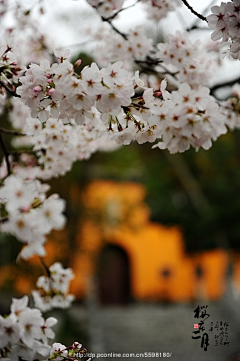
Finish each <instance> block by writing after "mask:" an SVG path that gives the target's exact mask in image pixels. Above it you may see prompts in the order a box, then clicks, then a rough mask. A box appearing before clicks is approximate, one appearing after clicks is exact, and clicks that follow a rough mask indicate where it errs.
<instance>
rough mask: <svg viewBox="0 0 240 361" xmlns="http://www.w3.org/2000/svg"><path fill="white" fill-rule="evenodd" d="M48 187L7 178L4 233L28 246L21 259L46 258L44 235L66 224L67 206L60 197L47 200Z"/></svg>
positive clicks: (2, 197)
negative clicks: (64, 211) (65, 209)
mask: <svg viewBox="0 0 240 361" xmlns="http://www.w3.org/2000/svg"><path fill="white" fill-rule="evenodd" d="M48 189H49V187H48V185H46V184H41V183H40V182H39V181H37V180H30V179H26V180H23V179H22V178H21V177H19V176H17V175H10V176H8V177H7V178H6V179H5V180H4V182H3V186H2V187H1V189H0V204H1V224H0V230H1V231H2V232H6V233H11V234H13V235H14V236H16V237H17V238H18V240H19V241H20V242H22V243H23V244H25V246H24V247H23V248H22V250H21V253H20V256H21V257H22V258H24V259H27V258H29V257H31V256H32V255H33V254H34V253H36V254H38V255H39V256H43V255H44V254H45V249H44V247H43V245H44V243H45V235H47V234H48V233H50V232H51V230H52V229H61V228H62V227H63V226H64V224H65V217H64V215H63V214H62V212H63V210H64V208H65V202H64V201H63V200H62V199H60V198H59V196H58V195H57V194H53V195H51V196H49V197H48V198H46V192H47V190H48Z"/></svg>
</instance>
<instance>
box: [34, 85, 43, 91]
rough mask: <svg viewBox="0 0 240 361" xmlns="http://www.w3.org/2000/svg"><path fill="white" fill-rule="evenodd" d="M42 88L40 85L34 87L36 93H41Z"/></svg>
mask: <svg viewBox="0 0 240 361" xmlns="http://www.w3.org/2000/svg"><path fill="white" fill-rule="evenodd" d="M41 90H42V88H41V87H40V85H37V86H35V87H34V88H33V91H34V93H39V92H40V91H41Z"/></svg>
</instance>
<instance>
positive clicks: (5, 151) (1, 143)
mask: <svg viewBox="0 0 240 361" xmlns="http://www.w3.org/2000/svg"><path fill="white" fill-rule="evenodd" d="M0 145H1V147H2V150H3V153H4V156H5V159H6V165H7V171H8V175H10V174H11V167H10V162H9V158H8V157H9V153H8V151H7V148H6V147H5V144H4V143H3V139H2V135H1V134H0Z"/></svg>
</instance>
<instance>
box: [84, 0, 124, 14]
mask: <svg viewBox="0 0 240 361" xmlns="http://www.w3.org/2000/svg"><path fill="white" fill-rule="evenodd" d="M87 1H88V3H89V4H90V5H92V6H93V7H94V8H96V9H97V11H98V13H99V14H100V15H101V16H103V17H105V18H109V17H111V16H112V15H113V14H114V13H116V12H117V11H119V10H120V9H121V8H122V5H123V3H124V1H125V0H87Z"/></svg>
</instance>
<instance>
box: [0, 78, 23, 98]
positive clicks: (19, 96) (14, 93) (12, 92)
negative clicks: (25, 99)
mask: <svg viewBox="0 0 240 361" xmlns="http://www.w3.org/2000/svg"><path fill="white" fill-rule="evenodd" d="M0 85H1V86H2V87H3V88H4V89H6V90H7V92H8V93H9V94H10V95H12V96H13V97H16V98H21V95H19V94H17V93H16V92H15V91H14V90H11V89H9V88H8V87H7V85H6V84H5V83H4V82H3V81H2V80H0Z"/></svg>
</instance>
